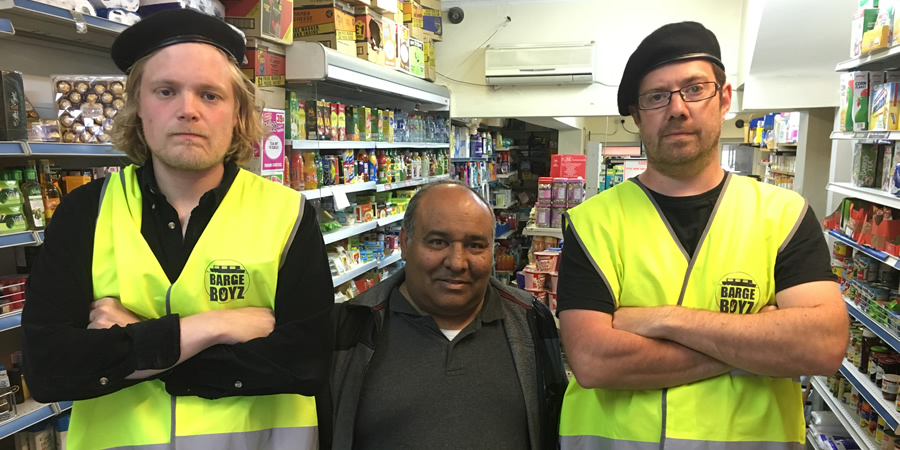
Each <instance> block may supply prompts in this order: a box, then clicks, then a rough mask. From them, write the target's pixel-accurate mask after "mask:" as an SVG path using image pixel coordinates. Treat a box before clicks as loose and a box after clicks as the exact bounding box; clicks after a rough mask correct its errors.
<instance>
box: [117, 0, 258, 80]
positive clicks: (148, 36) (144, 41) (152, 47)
mask: <svg viewBox="0 0 900 450" xmlns="http://www.w3.org/2000/svg"><path fill="white" fill-rule="evenodd" d="M187 42H200V43H203V44H209V45H212V46H215V47H218V48H219V49H221V50H222V51H224V52H225V54H227V55H229V56H231V57H233V58H234V59H235V60H236V61H238V63H241V62H242V61H244V52H245V51H246V49H247V40H246V38H244V33H242V32H241V31H239V30H238V29H237V28H235V27H233V26H231V25H229V24H227V23H225V22H224V21H222V20H221V19H219V18H217V17H213V16H208V15H206V14H203V13H201V12H199V11H194V10H192V9H169V10H166V11H161V12H158V13H156V14H153V15H151V16H149V17H146V18H144V19H143V20H141V21H140V22H138V23H136V24H134V25H132V26H130V27H128V28H126V29H125V31H123V32H122V33H121V34H120V35H119V36H118V37H117V38H116V40H115V42H113V45H112V48H111V49H110V55H111V56H112V59H113V62H115V63H116V66H118V67H119V69H122V72H125V73H128V72H129V71H131V66H133V65H134V63H136V62H137V61H138V60H140V59H141V58H143V57H145V56H147V55H149V54H151V53H153V52H155V51H156V50H159V49H161V48H163V47H168V46H170V45H175V44H184V43H187Z"/></svg>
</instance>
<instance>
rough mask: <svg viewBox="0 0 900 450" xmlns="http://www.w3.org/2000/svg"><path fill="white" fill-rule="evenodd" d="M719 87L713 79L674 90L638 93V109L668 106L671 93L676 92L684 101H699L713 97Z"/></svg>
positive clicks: (670, 100) (670, 101)
mask: <svg viewBox="0 0 900 450" xmlns="http://www.w3.org/2000/svg"><path fill="white" fill-rule="evenodd" d="M720 88H721V86H719V83H716V82H715V81H704V82H703V83H697V84H692V85H690V86H686V87H683V88H681V89H678V90H675V91H650V92H648V93H646V94H641V95H638V109H642V110H647V109H659V108H664V107H666V106H669V103H672V94H674V93H676V92H677V93H678V94H681V99H682V100H684V101H686V102H699V101H702V100H706V99H710V98H713V97H715V96H716V94H717V93H718V92H719V89H720Z"/></svg>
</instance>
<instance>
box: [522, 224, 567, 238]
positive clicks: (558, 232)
mask: <svg viewBox="0 0 900 450" xmlns="http://www.w3.org/2000/svg"><path fill="white" fill-rule="evenodd" d="M522 234H524V235H525V236H551V237H555V238H557V239H562V238H563V234H562V228H538V227H534V226H529V227H525V229H524V230H523V231H522Z"/></svg>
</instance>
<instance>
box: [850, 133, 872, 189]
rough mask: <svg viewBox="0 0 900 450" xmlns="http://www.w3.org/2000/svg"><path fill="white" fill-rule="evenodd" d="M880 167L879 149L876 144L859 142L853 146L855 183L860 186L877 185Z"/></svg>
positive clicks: (853, 175)
mask: <svg viewBox="0 0 900 450" xmlns="http://www.w3.org/2000/svg"><path fill="white" fill-rule="evenodd" d="M877 167H878V151H877V148H876V146H875V145H874V144H863V143H857V144H856V145H854V146H853V174H852V177H853V184H854V185H855V186H858V187H875V173H876V170H877Z"/></svg>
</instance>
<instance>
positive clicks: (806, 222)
mask: <svg viewBox="0 0 900 450" xmlns="http://www.w3.org/2000/svg"><path fill="white" fill-rule="evenodd" d="M633 182H637V183H638V184H640V182H639V181H638V180H637V179H633ZM724 186H725V178H722V182H720V183H719V185H718V186H716V187H715V188H713V189H712V190H710V191H707V192H704V193H702V194H699V195H692V196H688V197H669V196H666V195H662V194H660V193H657V192H654V191H652V190H650V189H646V188H645V189H646V190H647V192H650V194H651V195H652V196H653V200H654V201H656V203H657V205H659V208H660V210H662V212H663V214H664V215H665V217H666V220H668V222H669V225H671V227H672V231H673V232H674V233H675V236H677V237H678V240H679V241H680V242H681V245H682V247H684V249H685V251H686V252H687V254H688V255H689V256H691V257H693V255H694V251H695V250H696V248H697V244H698V243H699V242H700V237H701V236H702V234H703V230H704V229H705V228H706V224H707V222H709V217H710V215H711V214H712V211H713V208H715V205H716V201H717V200H718V198H719V194H720V193H721V192H722V188H723V187H724ZM563 239H564V242H567V243H568V245H566V246H565V248H564V249H563V252H562V256H561V258H560V267H559V282H558V288H557V289H558V292H557V295H558V297H557V298H558V306H557V311H563V310H566V309H587V310H592V311H600V312H604V313H607V314H612V313H613V312H615V310H616V303H615V300H614V298H613V295H612V293H611V292H610V291H609V288H608V287H607V286H606V283H605V282H604V281H603V278H602V277H601V276H600V274H598V273H597V269H595V268H594V265H593V263H592V261H591V260H590V258H589V257H588V256H587V255H586V254H585V253H584V250H583V249H582V248H581V246H580V245H579V244H578V241H577V239H576V237H575V232H574V231H573V227H572V225H571V224H569V227H568V228H566V230H565V231H564V232H563ZM836 279H837V278H836V276H835V275H834V273H833V272H832V271H831V259H830V256H829V253H828V245H827V244H826V243H825V237H824V235H823V234H822V229H821V228H820V227H819V221H818V220H817V219H816V215H815V213H813V210H812V208H808V209H807V210H806V215H805V216H804V217H803V219H802V220H801V222H800V225H799V226H798V227H797V231H796V233H794V236H793V237H791V240H790V241H789V242H788V244H787V245H786V246H785V248H784V250H782V251H781V253H779V254H778V256H776V258H775V292H776V293H778V292H780V291H783V290H785V289H787V288H790V287H793V286H797V285H800V284H803V283H809V282H813V281H834V280H836Z"/></svg>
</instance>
